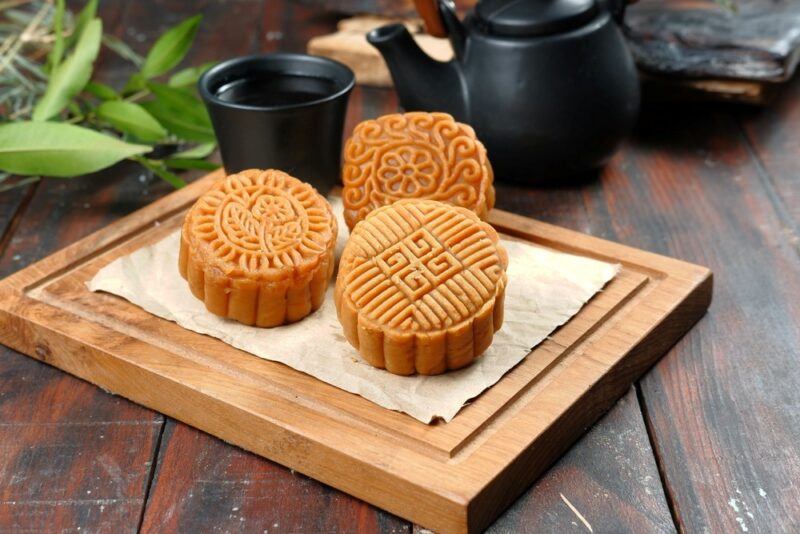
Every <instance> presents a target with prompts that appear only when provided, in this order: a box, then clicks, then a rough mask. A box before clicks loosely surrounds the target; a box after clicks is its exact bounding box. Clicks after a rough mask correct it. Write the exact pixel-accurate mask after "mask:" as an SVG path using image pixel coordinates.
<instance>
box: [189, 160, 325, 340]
mask: <svg viewBox="0 0 800 534" xmlns="http://www.w3.org/2000/svg"><path fill="white" fill-rule="evenodd" d="M336 232H337V227H336V218H335V217H334V216H333V212H332V210H331V206H330V204H328V202H327V201H326V200H325V199H324V198H323V197H322V196H321V195H320V194H319V193H317V191H316V190H315V189H314V188H313V187H311V186H310V185H308V184H306V183H304V182H301V181H300V180H298V179H297V178H294V177H292V176H289V175H288V174H286V173H284V172H281V171H277V170H256V169H251V170H246V171H242V172H240V173H238V174H233V175H230V176H227V177H226V178H224V179H222V180H220V181H218V182H216V183H215V184H214V185H213V186H212V187H211V189H210V190H209V191H208V192H206V193H205V194H204V195H203V196H201V197H200V198H199V199H198V200H197V202H196V203H195V204H194V206H192V208H191V209H190V210H189V212H188V213H187V214H186V218H185V219H184V223H183V228H182V230H181V245H180V259H179V268H180V272H181V276H183V277H184V278H185V279H186V280H187V281H188V282H189V288H190V289H191V291H192V294H194V296H195V297H197V298H198V299H200V300H202V301H203V302H204V303H205V305H206V308H207V309H208V311H210V312H211V313H214V314H216V315H220V316H222V317H228V318H230V319H235V320H237V321H239V322H241V323H244V324H247V325H257V326H278V325H282V324H285V323H289V322H292V321H297V320H300V319H302V318H303V317H305V316H306V315H308V314H310V313H311V312H312V311H314V310H316V309H317V308H319V307H320V306H321V305H322V301H323V299H324V298H325V291H326V289H327V287H328V283H329V281H330V279H331V277H332V276H333V269H334V258H333V250H334V245H335V243H336Z"/></svg>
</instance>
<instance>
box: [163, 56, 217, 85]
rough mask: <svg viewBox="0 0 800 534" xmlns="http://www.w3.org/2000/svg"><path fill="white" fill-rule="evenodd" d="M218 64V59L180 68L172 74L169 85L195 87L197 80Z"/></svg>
mask: <svg viewBox="0 0 800 534" xmlns="http://www.w3.org/2000/svg"><path fill="white" fill-rule="evenodd" d="M216 64H217V62H216V61H210V62H208V63H203V64H202V65H199V66H197V67H188V68H185V69H183V70H180V71H178V72H176V73H175V74H173V75H172V76H170V78H169V81H168V82H167V85H169V86H170V87H194V86H195V85H196V84H197V80H199V79H200V76H202V75H203V73H205V71H207V70H208V69H210V68H211V67H213V66H214V65H216Z"/></svg>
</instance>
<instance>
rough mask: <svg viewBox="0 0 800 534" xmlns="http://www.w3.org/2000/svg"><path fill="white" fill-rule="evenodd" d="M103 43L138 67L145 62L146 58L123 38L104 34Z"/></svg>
mask: <svg viewBox="0 0 800 534" xmlns="http://www.w3.org/2000/svg"><path fill="white" fill-rule="evenodd" d="M103 44H104V45H105V46H106V48H108V49H109V50H111V51H112V52H114V53H115V54H117V55H118V56H119V57H121V58H122V59H127V60H128V61H130V62H131V63H133V64H134V65H136V67H137V68H139V67H141V66H142V65H143V64H144V58H143V57H142V56H140V55H139V54H137V53H136V52H135V51H134V50H133V48H131V47H130V46H128V45H127V44H126V43H125V41H123V40H122V39H119V38H117V37H114V36H113V35H109V34H105V35H103Z"/></svg>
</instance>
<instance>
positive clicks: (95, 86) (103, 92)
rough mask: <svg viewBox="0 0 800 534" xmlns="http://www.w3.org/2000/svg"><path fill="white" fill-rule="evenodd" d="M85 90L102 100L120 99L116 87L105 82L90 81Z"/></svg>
mask: <svg viewBox="0 0 800 534" xmlns="http://www.w3.org/2000/svg"><path fill="white" fill-rule="evenodd" d="M83 90H84V91H86V92H87V93H89V94H90V95H92V96H96V97H97V98H99V99H100V100H119V94H117V92H116V91H115V90H114V88H113V87H109V86H108V85H106V84H104V83H100V82H89V83H87V84H86V87H84V88H83Z"/></svg>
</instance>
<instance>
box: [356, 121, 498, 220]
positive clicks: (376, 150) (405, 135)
mask: <svg viewBox="0 0 800 534" xmlns="http://www.w3.org/2000/svg"><path fill="white" fill-rule="evenodd" d="M342 181H343V182H344V190H343V191H342V197H343V199H344V220H345V222H346V223H347V226H348V228H350V229H351V230H352V229H353V227H354V226H355V225H356V223H357V222H358V221H360V220H362V219H364V218H365V217H366V216H367V214H368V213H369V212H371V211H372V210H374V209H376V208H379V207H380V206H385V205H388V204H391V203H392V202H394V201H396V200H399V199H402V198H429V199H432V200H441V201H442V202H448V203H450V204H454V205H456V206H461V207H463V208H467V209H470V210H472V211H474V212H475V213H477V214H478V217H480V218H481V219H486V215H487V214H488V212H489V210H491V209H492V208H493V207H494V186H493V185H492V183H493V181H494V177H493V174H492V167H491V165H490V163H489V160H488V159H487V157H486V149H485V148H484V147H483V144H482V143H481V142H480V141H478V139H477V138H476V137H475V131H474V130H473V129H472V128H471V127H469V126H467V125H466V124H461V123H460V122H456V121H455V119H453V117H451V116H450V115H448V114H447V113H424V112H412V113H403V114H400V113H396V114H393V115H384V116H383V117H379V118H377V119H375V120H367V121H364V122H362V123H360V124H359V125H358V126H356V128H355V130H354V131H353V135H352V136H351V137H350V139H348V141H347V143H346V144H345V148H344V167H343V169H342Z"/></svg>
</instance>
